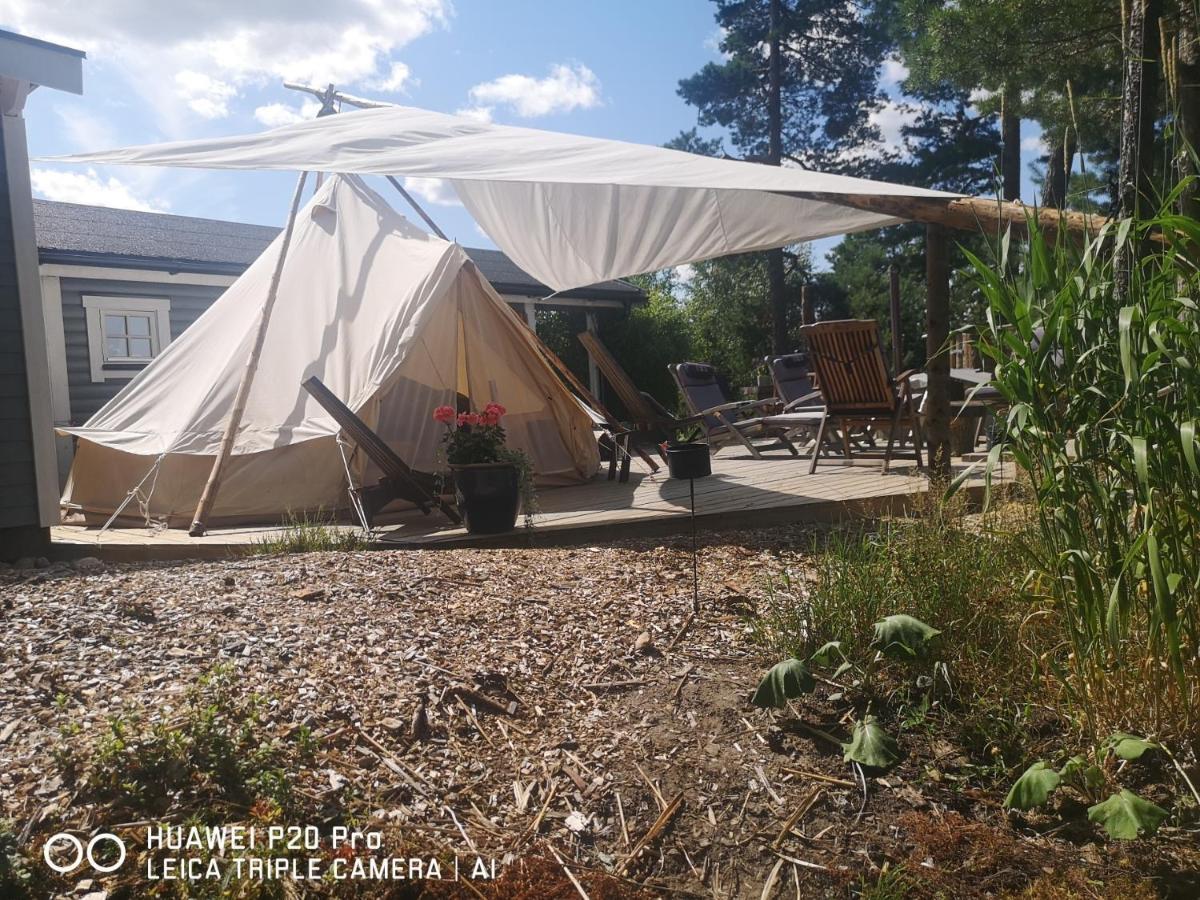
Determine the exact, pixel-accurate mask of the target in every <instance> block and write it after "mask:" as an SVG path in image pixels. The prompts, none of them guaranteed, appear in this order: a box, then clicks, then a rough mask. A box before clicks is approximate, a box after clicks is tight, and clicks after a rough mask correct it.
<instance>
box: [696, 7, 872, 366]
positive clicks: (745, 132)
mask: <svg viewBox="0 0 1200 900" xmlns="http://www.w3.org/2000/svg"><path fill="white" fill-rule="evenodd" d="M714 2H715V4H716V7H717V9H716V20H717V24H718V25H719V26H720V27H721V29H722V34H723V37H722V39H721V43H720V48H719V49H720V51H721V53H722V55H723V56H724V59H723V60H722V61H721V62H719V63H718V62H712V63H709V64H708V65H706V66H705V67H704V68H703V69H701V70H700V71H699V72H697V73H696V74H695V75H693V76H691V77H690V78H685V79H683V80H682V81H681V82H680V83H679V94H680V96H681V97H683V99H684V100H686V101H687V102H688V103H689V104H691V105H692V106H695V107H696V108H697V110H698V111H699V117H698V118H699V122H700V125H701V126H704V127H710V126H719V127H721V128H722V129H724V130H725V133H726V134H727V135H728V136H729V140H730V141H731V143H732V144H733V147H734V148H735V149H736V151H737V153H738V155H739V156H740V157H741V158H743V159H749V160H753V161H756V162H763V163H768V164H770V165H781V164H784V163H788V164H796V165H800V166H803V167H805V168H814V169H820V170H822V171H845V170H847V169H857V170H859V171H861V168H862V166H863V162H862V160H861V159H859V158H857V157H855V156H854V155H853V154H851V153H850V152H849V151H851V150H852V149H854V148H858V147H862V146H863V145H864V144H867V143H870V142H872V141H873V140H877V139H878V137H879V134H878V129H877V128H876V127H875V126H874V125H873V124H872V123H871V118H870V114H871V112H872V111H873V110H874V109H876V108H878V106H879V105H880V103H881V101H882V97H881V95H880V93H879V89H878V86H877V82H878V75H879V64H880V61H881V59H882V48H883V46H884V40H885V33H884V29H883V28H882V27H881V26H880V24H879V23H878V22H877V20H876V19H875V18H874V17H873V16H871V15H870V7H869V6H864V5H863V4H860V3H857V2H853V0H843V2H835V3H830V2H828V0H714ZM681 137H684V136H681ZM701 140H703V139H701V138H699V137H698V135H696V133H695V132H694V131H693V132H692V133H691V134H690V142H691V144H692V147H689V149H695V148H696V146H697V143H698V142H699V141H701ZM684 142H687V139H686V138H685V141H684ZM676 145H677V146H678V145H679V143H678V142H677V144H676ZM766 265H767V283H768V294H769V297H770V309H771V317H770V318H771V346H772V348H773V349H774V350H775V351H776V352H785V351H786V350H788V349H789V345H790V340H789V335H788V307H789V305H794V304H789V303H788V298H789V291H788V286H787V281H788V273H787V267H786V255H785V253H784V251H783V250H773V251H769V252H768V253H767V254H766ZM791 293H796V292H795V291H792V292H791Z"/></svg>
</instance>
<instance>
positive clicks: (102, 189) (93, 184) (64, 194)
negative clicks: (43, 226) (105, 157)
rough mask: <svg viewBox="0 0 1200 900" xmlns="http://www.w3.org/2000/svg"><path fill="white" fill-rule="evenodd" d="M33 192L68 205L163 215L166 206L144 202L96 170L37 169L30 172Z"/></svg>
mask: <svg viewBox="0 0 1200 900" xmlns="http://www.w3.org/2000/svg"><path fill="white" fill-rule="evenodd" d="M29 179H30V181H31V182H32V184H33V192H34V193H35V194H36V195H37V196H39V197H44V198H45V199H47V200H59V201H62V202H65V203H86V204H88V205H89V206H115V207H117V208H119V209H138V210H142V211H143V212H162V211H163V210H164V209H165V208H166V204H164V203H160V202H158V201H153V200H143V199H142V198H140V197H138V196H136V195H135V194H134V192H133V189H132V188H131V187H130V186H129V185H128V184H126V183H125V182H123V181H121V180H120V179H118V178H113V177H112V176H109V177H108V178H105V177H103V176H101V175H99V174H97V172H96V170H95V169H90V168H89V169H88V170H87V171H85V172H64V171H61V170H59V169H43V168H37V167H35V168H33V169H31V170H30V172H29Z"/></svg>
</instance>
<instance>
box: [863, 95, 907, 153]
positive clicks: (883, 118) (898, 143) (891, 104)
mask: <svg viewBox="0 0 1200 900" xmlns="http://www.w3.org/2000/svg"><path fill="white" fill-rule="evenodd" d="M916 119H917V110H915V109H913V108H912V107H911V106H908V105H906V104H903V103H897V102H896V101H894V100H889V101H888V102H886V103H884V104H883V106H881V107H880V108H879V109H877V110H875V111H874V112H872V113H871V115H870V122H871V124H872V125H874V126H875V127H876V128H878V129H879V134H880V140H881V143H882V145H883V149H884V150H888V151H899V152H900V153H904V152H905V148H904V131H903V129H904V127H905V126H906V125H911V124H913V122H915V121H916Z"/></svg>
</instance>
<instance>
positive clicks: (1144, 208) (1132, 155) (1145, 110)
mask: <svg viewBox="0 0 1200 900" xmlns="http://www.w3.org/2000/svg"><path fill="white" fill-rule="evenodd" d="M1161 17H1162V0H1130V5H1129V26H1128V31H1127V33H1126V36H1125V78H1124V83H1123V84H1122V88H1121V160H1120V165H1119V167H1118V170H1117V211H1118V215H1119V216H1121V217H1126V216H1138V217H1146V216H1149V215H1151V214H1152V213H1153V211H1154V199H1153V198H1154V193H1153V188H1154V182H1153V174H1154V121H1155V117H1156V112H1157V110H1156V108H1155V107H1156V105H1157V104H1156V100H1157V99H1158V87H1159V59H1160V55H1161V47H1160V46H1159V30H1158V28H1159V19H1160V18H1161ZM1137 255H1138V254H1137V253H1136V252H1133V251H1132V249H1131V248H1130V246H1129V245H1126V246H1124V247H1118V248H1117V253H1116V257H1115V259H1114V268H1115V273H1114V275H1115V278H1114V282H1115V283H1114V287H1115V292H1116V295H1117V297H1118V298H1119V299H1122V300H1123V299H1124V298H1126V297H1127V296H1128V294H1129V281H1130V270H1131V267H1132V266H1133V265H1134V259H1135V257H1136V256H1137Z"/></svg>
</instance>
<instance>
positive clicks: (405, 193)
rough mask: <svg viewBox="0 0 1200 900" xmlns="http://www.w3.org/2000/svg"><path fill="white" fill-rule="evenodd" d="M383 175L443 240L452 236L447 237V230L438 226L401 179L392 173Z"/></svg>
mask: <svg viewBox="0 0 1200 900" xmlns="http://www.w3.org/2000/svg"><path fill="white" fill-rule="evenodd" d="M383 177H384V178H386V179H387V180H388V181H390V182H391V183H392V187H394V188H395V189H396V190H398V191H399V192H400V196H401V197H403V198H404V199H405V200H407V201H408V205H409V206H411V207H412V208H413V209H415V210H416V211H417V215H419V216H420V217H421V218H422V219H424V220H425V224H426V225H428V226H429V227H430V228H432V229H433V233H434V234H436V235H437V236H438V237H440V238H441V239H442V240H443V241H448V240H450V238H448V237H446V232H444V231H442V229H440V228H438V227H437V223H436V222H435V221H433V219H431V218H430V217H429V213H427V212H425V210H423V209H422V208H421V205H420V204H419V203H417V201H416V200H415V199H413V195H412V194H410V193H409V192H408V191H407V190H405V189H404V185H402V184H401V183H400V182H399V180H397V179H396V178H394V177H393V176H391V175H384V176H383Z"/></svg>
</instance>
